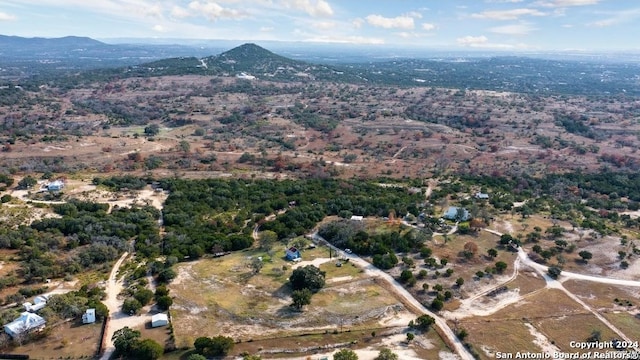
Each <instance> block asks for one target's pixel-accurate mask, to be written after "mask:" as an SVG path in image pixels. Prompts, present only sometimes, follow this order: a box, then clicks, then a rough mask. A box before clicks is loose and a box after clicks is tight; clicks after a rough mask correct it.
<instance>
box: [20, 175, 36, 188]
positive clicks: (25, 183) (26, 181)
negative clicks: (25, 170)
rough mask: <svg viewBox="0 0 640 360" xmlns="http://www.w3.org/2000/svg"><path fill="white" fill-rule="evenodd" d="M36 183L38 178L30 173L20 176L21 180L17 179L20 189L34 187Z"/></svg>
mask: <svg viewBox="0 0 640 360" xmlns="http://www.w3.org/2000/svg"><path fill="white" fill-rule="evenodd" d="M37 183H38V180H36V179H34V178H33V177H31V175H27V176H25V177H23V178H22V180H20V181H18V187H19V188H20V189H30V188H32V187H34V186H35V185H36V184H37Z"/></svg>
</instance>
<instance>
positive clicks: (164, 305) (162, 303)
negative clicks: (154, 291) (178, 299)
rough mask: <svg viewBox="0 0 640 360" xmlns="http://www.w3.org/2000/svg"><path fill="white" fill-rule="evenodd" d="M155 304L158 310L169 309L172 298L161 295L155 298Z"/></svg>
mask: <svg viewBox="0 0 640 360" xmlns="http://www.w3.org/2000/svg"><path fill="white" fill-rule="evenodd" d="M156 305H158V308H159V309H160V310H163V311H165V310H169V308H170V307H171V305H173V299H172V298H171V296H169V295H163V296H160V297H159V298H157V299H156Z"/></svg>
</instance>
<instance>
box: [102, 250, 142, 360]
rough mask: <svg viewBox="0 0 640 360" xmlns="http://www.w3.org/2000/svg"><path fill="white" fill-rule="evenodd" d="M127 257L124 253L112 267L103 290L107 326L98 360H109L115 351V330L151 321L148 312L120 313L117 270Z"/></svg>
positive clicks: (121, 280) (120, 287)
mask: <svg viewBox="0 0 640 360" xmlns="http://www.w3.org/2000/svg"><path fill="white" fill-rule="evenodd" d="M128 255H129V253H127V252H125V253H124V254H122V256H121V257H120V259H118V261H117V262H116V263H115V265H113V269H111V274H109V280H108V281H107V287H106V289H105V292H106V293H107V299H106V300H105V301H104V304H105V305H106V306H107V308H108V309H109V325H108V326H107V328H106V329H105V346H104V352H103V354H102V357H101V358H100V360H109V358H110V357H111V355H112V354H113V352H114V351H115V347H114V345H113V341H111V337H112V336H113V334H114V333H115V332H116V331H117V330H119V329H122V328H123V327H125V326H128V327H130V328H135V327H138V326H141V325H144V324H145V323H147V322H149V321H151V314H150V313H148V312H146V313H145V314H144V315H138V316H130V315H129V314H125V313H123V312H122V311H121V308H122V300H121V299H118V295H119V294H120V293H121V292H122V289H123V279H118V270H119V269H120V266H121V265H122V263H123V262H124V260H125V259H126V258H127V256H128Z"/></svg>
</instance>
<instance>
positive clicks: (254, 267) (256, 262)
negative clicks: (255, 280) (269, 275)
mask: <svg viewBox="0 0 640 360" xmlns="http://www.w3.org/2000/svg"><path fill="white" fill-rule="evenodd" d="M263 266H264V263H263V262H262V259H261V258H260V257H254V258H253V259H251V262H250V263H249V267H250V268H251V272H252V273H253V275H257V274H259V273H260V270H262V267H263Z"/></svg>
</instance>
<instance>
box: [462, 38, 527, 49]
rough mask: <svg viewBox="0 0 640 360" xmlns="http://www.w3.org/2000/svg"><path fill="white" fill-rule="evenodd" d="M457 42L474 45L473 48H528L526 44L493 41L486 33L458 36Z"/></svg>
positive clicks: (467, 45)
mask: <svg viewBox="0 0 640 360" xmlns="http://www.w3.org/2000/svg"><path fill="white" fill-rule="evenodd" d="M456 42H457V43H458V45H460V46H465V47H472V48H483V49H501V50H507V49H526V48H528V46H527V45H525V44H516V45H513V44H501V43H492V42H490V41H489V38H487V37H486V36H484V35H480V36H464V37H461V38H457V39H456Z"/></svg>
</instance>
